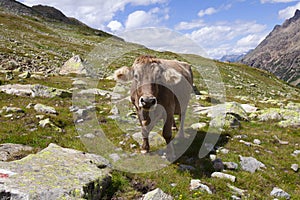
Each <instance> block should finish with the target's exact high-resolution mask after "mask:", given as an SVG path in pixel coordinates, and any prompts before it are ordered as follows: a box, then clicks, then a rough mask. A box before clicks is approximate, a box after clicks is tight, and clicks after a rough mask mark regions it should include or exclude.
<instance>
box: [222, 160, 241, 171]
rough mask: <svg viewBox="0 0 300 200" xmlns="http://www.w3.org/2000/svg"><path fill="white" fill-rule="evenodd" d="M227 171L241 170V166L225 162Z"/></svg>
mask: <svg viewBox="0 0 300 200" xmlns="http://www.w3.org/2000/svg"><path fill="white" fill-rule="evenodd" d="M223 164H224V166H225V169H229V170H237V169H238V168H239V165H238V164H237V163H235V162H224V163H223Z"/></svg>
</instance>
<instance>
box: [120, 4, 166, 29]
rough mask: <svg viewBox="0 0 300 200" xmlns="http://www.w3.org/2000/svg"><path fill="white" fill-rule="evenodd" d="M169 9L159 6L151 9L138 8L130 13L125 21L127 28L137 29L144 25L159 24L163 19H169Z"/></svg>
mask: <svg viewBox="0 0 300 200" xmlns="http://www.w3.org/2000/svg"><path fill="white" fill-rule="evenodd" d="M168 17H169V15H168V9H160V8H158V7H156V8H153V9H151V10H149V11H148V12H146V11H144V10H138V11H135V12H133V13H131V14H129V15H128V18H127V20H126V22H125V28H126V29H127V30H128V29H136V28H142V27H151V26H157V25H158V24H159V23H160V22H161V21H162V20H166V19H168Z"/></svg>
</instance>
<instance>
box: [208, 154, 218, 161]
mask: <svg viewBox="0 0 300 200" xmlns="http://www.w3.org/2000/svg"><path fill="white" fill-rule="evenodd" d="M216 158H217V156H216V155H215V154H210V155H209V159H210V160H211V161H214V160H215V159H216Z"/></svg>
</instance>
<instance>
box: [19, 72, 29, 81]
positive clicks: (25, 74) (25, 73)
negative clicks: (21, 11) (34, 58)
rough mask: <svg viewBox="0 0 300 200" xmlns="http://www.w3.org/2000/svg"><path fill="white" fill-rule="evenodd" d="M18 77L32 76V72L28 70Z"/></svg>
mask: <svg viewBox="0 0 300 200" xmlns="http://www.w3.org/2000/svg"><path fill="white" fill-rule="evenodd" d="M18 77H19V78H22V79H26V78H30V77H31V74H30V72H28V71H27V72H24V73H22V74H20V75H19V76H18Z"/></svg>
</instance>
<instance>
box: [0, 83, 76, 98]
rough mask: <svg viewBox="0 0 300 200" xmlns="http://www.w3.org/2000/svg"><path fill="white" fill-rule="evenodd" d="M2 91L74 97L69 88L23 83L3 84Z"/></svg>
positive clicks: (30, 94) (42, 95) (36, 95)
mask: <svg viewBox="0 0 300 200" xmlns="http://www.w3.org/2000/svg"><path fill="white" fill-rule="evenodd" d="M0 91H2V92H4V93H6V94H11V95H16V96H28V97H45V98H53V97H62V98H66V97H72V93H71V92H69V91H67V90H62V89H57V88H52V87H47V86H43V85H39V84H36V85H21V84H8V85H1V86H0Z"/></svg>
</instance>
